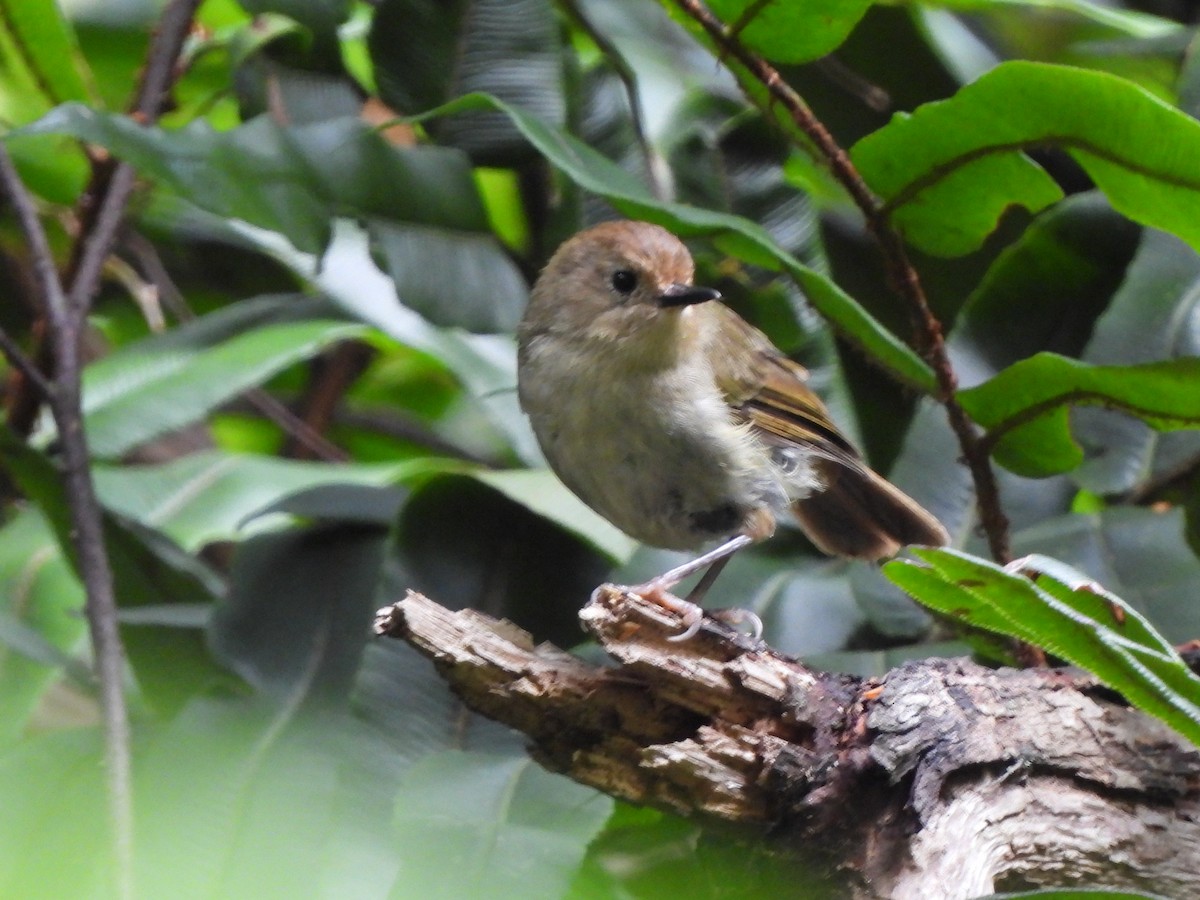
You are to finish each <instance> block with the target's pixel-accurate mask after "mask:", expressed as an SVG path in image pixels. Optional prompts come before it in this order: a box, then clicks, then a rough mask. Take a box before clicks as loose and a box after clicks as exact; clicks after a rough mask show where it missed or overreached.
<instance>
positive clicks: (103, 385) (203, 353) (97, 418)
mask: <svg viewBox="0 0 1200 900" xmlns="http://www.w3.org/2000/svg"><path fill="white" fill-rule="evenodd" d="M299 299H300V298H283V301H282V303H280V302H279V298H265V301H260V303H259V304H257V305H252V306H251V308H250V309H248V310H247V309H240V308H238V306H235V307H233V308H231V309H230V310H228V311H226V312H225V313H216V314H213V316H212V317H204V318H202V319H199V320H196V321H195V322H193V323H188V324H185V325H182V326H180V327H179V328H177V329H175V330H173V331H171V332H170V333H169V334H166V335H162V336H155V337H151V338H148V339H146V340H144V341H140V342H138V343H134V344H131V345H129V346H127V347H123V348H122V349H120V350H118V351H117V352H115V353H113V354H111V355H109V356H107V357H105V358H103V359H101V360H99V361H98V362H96V363H94V364H92V365H90V366H89V367H88V368H87V370H86V371H85V372H84V400H83V404H84V413H85V419H84V421H85V426H86V428H87V434H88V443H89V446H90V449H91V451H92V453H93V454H94V455H95V456H98V457H101V458H104V457H115V456H120V455H121V454H123V453H125V452H127V451H129V450H130V449H132V448H134V447H136V446H138V445H139V444H142V443H144V442H146V441H148V440H150V439H151V438H155V437H157V436H159V435H161V434H165V433H166V432H169V431H173V430H175V429H177V428H181V427H183V426H184V425H188V424H190V423H192V422H195V421H197V420H199V419H201V418H203V417H204V415H205V414H206V413H208V412H210V411H211V410H213V409H215V408H216V407H217V406H219V405H221V404H222V403H224V402H225V401H227V400H229V399H231V398H232V397H236V396H237V395H238V394H240V393H241V392H242V391H245V390H247V389H248V388H251V387H255V386H257V385H259V384H262V383H263V382H264V381H267V380H268V379H269V378H271V377H272V376H274V375H275V374H277V373H278V372H281V371H282V370H284V369H286V368H287V367H288V366H291V365H293V364H294V363H297V362H299V361H301V360H304V359H307V358H309V357H310V356H314V355H315V354H317V353H318V352H320V351H321V350H322V349H324V348H325V347H327V346H329V345H330V344H332V343H335V342H337V341H340V340H345V339H347V338H351V337H357V336H359V335H361V334H363V333H364V332H365V331H366V328H365V326H363V325H361V324H359V323H357V322H347V321H339V320H335V319H316V320H312V321H286V318H287V317H286V315H285V316H284V318H285V321H276V322H271V321H269V320H268V321H261V320H260V321H257V322H253V321H249V320H252V319H258V318H259V316H260V315H261V314H262V313H264V312H265V311H266V308H270V309H272V310H275V311H283V312H285V313H286V304H287V303H288V302H296V303H297V304H299ZM239 306H240V305H239ZM247 313H250V317H249V320H248V316H247ZM208 318H215V319H217V320H218V321H216V322H209V321H206V320H207V319H208ZM231 322H238V323H246V324H247V325H248V327H247V328H246V330H244V331H242V332H240V333H236V332H235V333H232V334H230V333H228V332H229V331H230V330H231V329H229V328H228V327H226V326H228V325H229V324H231Z"/></svg>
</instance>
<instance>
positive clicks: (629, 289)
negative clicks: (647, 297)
mask: <svg viewBox="0 0 1200 900" xmlns="http://www.w3.org/2000/svg"><path fill="white" fill-rule="evenodd" d="M612 286H613V290H615V291H616V292H617V293H619V294H632V293H633V289H634V288H635V287H637V275H635V274H634V273H633V272H630V271H629V270H628V269H619V270H617V271H616V272H613V277H612Z"/></svg>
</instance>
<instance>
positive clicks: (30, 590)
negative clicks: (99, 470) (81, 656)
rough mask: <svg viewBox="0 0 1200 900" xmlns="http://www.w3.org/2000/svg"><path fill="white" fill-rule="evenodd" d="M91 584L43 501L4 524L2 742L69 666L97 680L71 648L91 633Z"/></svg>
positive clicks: (83, 679)
mask: <svg viewBox="0 0 1200 900" xmlns="http://www.w3.org/2000/svg"><path fill="white" fill-rule="evenodd" d="M83 600H84V597H83V588H82V586H81V585H80V583H79V581H78V579H77V578H76V577H75V573H74V572H73V571H72V569H71V565H70V563H69V562H67V560H66V559H64V558H63V555H62V552H61V551H60V550H59V547H58V541H57V540H56V538H55V536H54V532H53V531H52V530H51V528H50V526H49V524H48V523H47V522H46V519H45V517H44V516H43V515H41V513H40V512H39V511H38V508H37V507H36V506H27V507H25V508H24V509H21V510H20V511H19V512H17V514H16V515H15V516H14V517H13V518H12V519H11V520H10V521H8V522H6V523H5V524H4V526H3V528H0V608H2V609H3V612H2V613H0V745H8V744H9V743H11V742H12V741H14V740H16V739H17V738H18V737H20V736H21V735H22V734H23V733H24V731H25V728H26V725H27V723H28V721H29V716H30V715H31V714H32V713H33V711H34V709H35V708H36V706H37V705H38V703H39V702H40V701H41V698H42V695H43V693H44V692H45V690H46V688H47V687H49V686H50V685H51V684H52V683H53V682H54V681H55V680H56V679H58V678H59V677H60V675H61V673H62V672H63V670H66V671H67V672H69V673H70V674H71V676H72V677H73V678H74V679H75V680H76V681H77V682H79V683H81V684H85V685H86V684H90V683H91V680H92V678H91V673H90V671H89V670H88V669H87V667H86V666H85V665H83V664H82V663H81V662H79V661H78V660H75V659H74V658H73V657H71V656H70V655H69V654H71V653H73V652H74V651H75V650H76V649H77V647H78V646H79V644H80V642H81V640H82V639H83V638H84V636H85V634H86V628H87V626H86V622H85V620H84V619H83V617H82V616H80V615H79V611H80V610H81V609H82V608H83Z"/></svg>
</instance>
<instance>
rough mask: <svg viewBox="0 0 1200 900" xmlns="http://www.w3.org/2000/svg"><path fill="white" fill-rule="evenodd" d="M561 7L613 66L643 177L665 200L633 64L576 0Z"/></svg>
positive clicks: (665, 193) (665, 194)
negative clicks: (622, 89)
mask: <svg viewBox="0 0 1200 900" xmlns="http://www.w3.org/2000/svg"><path fill="white" fill-rule="evenodd" d="M560 3H561V5H562V8H563V9H564V10H565V11H566V13H567V15H569V16H570V17H571V18H572V19H573V20H574V21H575V24H577V25H578V26H579V27H580V28H581V29H582V30H583V32H584V33H585V34H586V35H587V36H588V37H589V38H591V40H592V43H593V44H595V45H596V47H597V48H598V49H599V50H600V53H601V54H602V55H603V56H604V58H605V59H606V60H607V61H608V64H609V65H610V66H612V68H613V71H614V72H616V74H617V77H618V78H619V79H621V84H622V85H624V87H625V98H626V100H628V102H629V118H630V122H631V124H632V125H633V137H634V140H635V141H636V142H637V145H638V149H639V150H641V152H642V157H643V158H644V159H645V160H646V178H647V179H648V180H649V182H650V192H651V193H652V194H653V195H654V197H655V198H656V199H658V200H667V199H669V198H668V197H667V190H666V187H665V186H664V185H663V183H662V178H661V177H660V174H659V166H658V165H657V163H656V162H655V160H656V159H657V157H656V155H655V153H654V148H653V147H652V146H651V145H650V139H649V138H648V137H647V136H646V118H645V116H644V115H643V113H642V100H641V96H640V95H639V94H638V85H637V73H636V72H635V71H634V70H633V66H631V65H629V61H628V60H627V59H625V57H624V56H623V55H622V54H621V51H620V50H619V49H618V48H617V45H616V44H614V43H613V42H612V41H611V40H609V38H608V35H606V34H604V33H603V32H602V31H600V30H599V29H597V28H596V27H595V26H594V25H593V24H592V22H591V20H590V19H588V17H587V16H586V15H585V14H584V12H583V10H582V9H580V7H579V4H578V3H577V2H576V0H560Z"/></svg>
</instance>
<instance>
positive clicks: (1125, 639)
mask: <svg viewBox="0 0 1200 900" xmlns="http://www.w3.org/2000/svg"><path fill="white" fill-rule="evenodd" d="M914 553H915V554H916V555H917V556H918V557H920V559H921V560H922V561H923V563H924V564H923V565H922V564H921V563H915V562H910V561H907V560H895V561H893V562H890V563H888V564H887V565H886V566H885V567H884V573H885V574H886V575H887V576H888V578H890V579H891V580H892V581H894V582H895V583H896V584H898V585H900V587H902V588H904V589H905V590H906V591H908V592H909V593H910V594H911V595H912V596H913V597H914V598H915V599H917V600H918V601H920V602H921V603H923V604H925V605H926V606H928V607H930V608H931V609H935V610H937V611H938V612H941V613H943V614H945V615H948V616H951V617H953V618H956V619H958V620H960V621H963V622H966V623H967V624H969V625H973V626H975V627H978V628H983V629H985V630H987V631H994V632H997V633H999V634H1005V635H1009V636H1010V637H1015V638H1018V639H1020V640H1023V641H1027V642H1029V643H1032V644H1036V645H1037V646H1039V647H1043V648H1044V649H1046V650H1048V651H1049V652H1050V653H1053V654H1054V655H1055V656H1058V657H1061V658H1062V659H1065V660H1068V661H1069V662H1072V663H1074V664H1075V665H1078V666H1082V667H1083V668H1085V669H1087V670H1088V671H1090V672H1091V673H1092V674H1093V675H1095V676H1096V677H1097V678H1099V679H1100V680H1101V681H1102V682H1104V683H1105V684H1107V685H1108V686H1109V687H1111V688H1112V689H1113V690H1116V691H1119V692H1120V693H1121V694H1123V695H1124V696H1125V697H1126V698H1127V699H1128V700H1129V701H1130V702H1131V703H1133V704H1134V705H1135V706H1137V707H1138V708H1139V709H1141V710H1142V711H1143V712H1147V713H1149V714H1150V715H1152V716H1155V717H1157V718H1158V719H1160V720H1162V721H1163V722H1165V723H1166V724H1168V725H1170V726H1171V727H1172V728H1174V729H1176V730H1177V731H1179V732H1180V733H1181V734H1183V735H1185V736H1186V737H1187V738H1188V739H1189V740H1191V741H1192V742H1193V743H1195V744H1200V678H1197V677H1196V676H1195V675H1193V674H1192V672H1191V670H1190V669H1188V667H1187V666H1186V665H1185V664H1184V662H1183V660H1182V659H1180V658H1179V655H1178V654H1177V653H1176V652H1175V651H1174V649H1172V647H1171V646H1170V644H1168V643H1167V642H1166V641H1165V640H1164V639H1163V638H1162V637H1161V636H1160V635H1159V634H1158V633H1157V632H1156V631H1155V630H1154V629H1153V627H1151V625H1150V624H1149V622H1147V621H1146V620H1145V619H1144V618H1142V616H1141V614H1140V613H1138V611H1137V610H1135V609H1134V608H1133V607H1132V606H1130V605H1129V604H1127V603H1125V601H1123V600H1122V599H1121V598H1120V597H1117V596H1116V595H1115V594H1112V593H1109V592H1108V591H1105V590H1104V589H1103V588H1102V587H1100V586H1099V585H1098V584H1096V583H1095V582H1093V581H1091V580H1090V579H1088V578H1085V577H1083V576H1081V575H1079V573H1077V572H1074V571H1073V570H1071V569H1070V567H1068V566H1066V565H1063V564H1062V563H1057V562H1056V561H1055V560H1046V559H1044V558H1037V557H1027V558H1026V559H1025V560H1022V561H1021V562H1022V563H1023V564H1024V566H1025V569H1024V570H1028V572H1029V576H1030V577H1026V576H1025V575H1024V574H1020V575H1018V574H1013V573H1012V572H1009V571H1008V570H1006V569H1003V568H1001V567H999V566H997V565H995V564H994V563H990V562H987V561H985V560H981V559H978V558H976V557H972V556H968V555H967V554H965V553H959V552H957V551H954V550H929V549H920V550H915V551H914ZM1024 570H1023V571H1024ZM1064 578H1065V579H1067V580H1065V581H1064V580H1063V579H1064Z"/></svg>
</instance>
